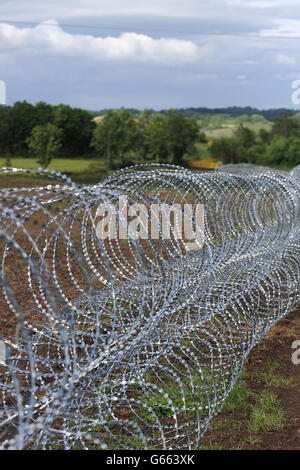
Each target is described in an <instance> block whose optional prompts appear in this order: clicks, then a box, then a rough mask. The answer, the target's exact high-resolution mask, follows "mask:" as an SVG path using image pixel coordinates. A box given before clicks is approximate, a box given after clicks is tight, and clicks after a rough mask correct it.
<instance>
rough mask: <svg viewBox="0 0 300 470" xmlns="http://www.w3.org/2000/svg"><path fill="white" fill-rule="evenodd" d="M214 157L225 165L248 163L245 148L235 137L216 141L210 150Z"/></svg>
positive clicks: (221, 138)
mask: <svg viewBox="0 0 300 470" xmlns="http://www.w3.org/2000/svg"><path fill="white" fill-rule="evenodd" d="M209 150H210V153H211V155H212V157H214V158H216V159H217V160H221V161H222V162H223V163H243V162H247V161H248V160H247V155H246V150H245V148H244V147H243V146H242V145H241V143H240V142H239V141H238V140H237V139H235V138H234V137H220V138H219V139H215V140H214V141H213V144H212V145H211V147H210V148H209Z"/></svg>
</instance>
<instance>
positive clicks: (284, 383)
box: [257, 361, 293, 387]
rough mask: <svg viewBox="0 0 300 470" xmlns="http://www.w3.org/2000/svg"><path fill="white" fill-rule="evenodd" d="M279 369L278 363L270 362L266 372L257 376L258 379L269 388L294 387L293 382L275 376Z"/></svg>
mask: <svg viewBox="0 0 300 470" xmlns="http://www.w3.org/2000/svg"><path fill="white" fill-rule="evenodd" d="M278 368H279V364H278V362H276V361H269V363H268V364H267V370H266V372H262V373H259V374H257V378H258V379H259V380H261V381H262V382H263V383H264V384H265V385H267V386H268V387H272V386H273V387H289V386H292V385H293V382H292V380H290V379H287V378H286V377H282V376H280V375H277V374H276V375H275V371H276V370H277V369H278Z"/></svg>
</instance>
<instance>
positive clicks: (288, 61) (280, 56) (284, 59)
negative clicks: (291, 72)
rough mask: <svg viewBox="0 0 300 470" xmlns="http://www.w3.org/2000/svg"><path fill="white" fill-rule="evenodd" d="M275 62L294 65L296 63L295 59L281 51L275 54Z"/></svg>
mask: <svg viewBox="0 0 300 470" xmlns="http://www.w3.org/2000/svg"><path fill="white" fill-rule="evenodd" d="M276 62H277V63H278V64H285V65H295V64H296V63H297V61H296V60H295V59H294V58H293V57H289V56H287V55H285V54H281V53H278V54H277V57H276Z"/></svg>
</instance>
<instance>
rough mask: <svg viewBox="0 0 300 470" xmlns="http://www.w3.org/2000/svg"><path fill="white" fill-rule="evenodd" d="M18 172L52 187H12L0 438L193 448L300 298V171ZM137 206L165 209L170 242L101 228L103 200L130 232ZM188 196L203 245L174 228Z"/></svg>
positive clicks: (30, 445) (27, 444)
mask: <svg viewBox="0 0 300 470" xmlns="http://www.w3.org/2000/svg"><path fill="white" fill-rule="evenodd" d="M15 171H16V170H15V169H8V168H6V169H2V170H1V172H2V174H10V173H13V172H15ZM18 171H23V172H25V173H38V174H46V175H47V176H49V177H50V178H51V177H52V178H54V179H55V181H54V182H53V184H49V185H48V186H42V187H35V188H26V187H25V188H13V189H12V188H8V189H2V190H1V191H0V192H1V225H0V227H1V229H0V235H1V241H0V244H1V253H2V255H1V256H2V266H1V283H2V295H1V314H0V345H1V347H0V361H2V364H1V363H0V374H1V375H0V393H1V395H0V448H1V449H180V448H182V449H189V448H190V449H196V448H197V447H198V445H199V441H200V439H201V437H202V436H203V434H204V433H205V431H206V430H207V428H208V425H209V423H210V421H211V419H212V418H213V416H214V415H216V414H217V413H218V412H219V411H220V410H221V409H222V406H223V405H224V402H225V400H226V397H227V396H228V394H229V392H230V391H231V389H232V387H233V386H234V384H235V382H236V380H237V378H238V377H239V374H240V373H241V370H242V368H243V364H244V362H245V360H246V358H247V356H248V354H249V352H250V351H251V349H252V348H253V346H255V345H256V344H257V343H258V342H259V341H260V340H261V339H262V338H263V336H264V335H265V333H266V332H267V331H268V330H269V329H270V328H271V327H272V325H274V323H276V322H277V321H278V320H279V319H280V318H282V317H283V316H285V315H287V314H288V313H289V312H291V311H292V310H293V309H294V308H296V307H297V306H298V305H299V304H300V297H299V292H300V289H299V287H300V272H299V254H300V252H299V251H300V238H299V200H300V199H299V196H300V177H299V171H298V169H297V168H296V169H295V170H293V172H292V173H291V174H284V173H280V172H276V171H271V170H265V169H259V170H251V169H249V168H245V167H243V166H242V167H239V166H236V167H232V166H224V167H223V168H222V169H221V170H219V171H217V172H202V173H195V172H190V171H188V170H185V169H182V168H178V167H173V166H168V165H151V166H143V165H141V166H137V167H132V168H127V169H125V170H121V171H118V172H116V173H114V174H112V175H111V176H109V177H107V178H105V179H103V180H101V181H100V182H99V184H96V185H93V186H78V185H76V184H75V183H73V182H72V181H71V180H70V179H68V178H67V177H66V176H64V175H61V174H60V173H55V172H53V171H47V170H18ZM57 180H60V182H59V184H58V183H57ZM125 200H126V204H127V205H128V206H130V205H133V204H134V203H135V204H139V206H138V207H140V208H142V209H141V211H142V210H144V211H145V212H147V211H148V209H149V208H150V207H159V208H160V211H161V212H160V215H159V216H157V219H156V222H157V223H158V225H159V236H158V237H152V238H151V237H148V238H147V237H144V238H142V237H137V238H136V237H134V236H133V234H132V233H131V232H129V233H128V235H127V238H120V237H119V236H116V237H115V238H114V237H110V238H107V239H104V238H103V237H102V238H101V237H99V233H98V232H97V226H98V225H97V224H98V219H99V207H102V208H110V210H111V208H112V207H113V208H115V209H116V214H118V215H117V222H118V227H120V226H121V227H123V228H124V227H125V222H126V221H125V222H124V220H123V219H122V217H123V213H120V210H119V209H120V201H125ZM142 204H143V205H142ZM184 204H186V205H187V206H188V207H189V208H190V221H191V223H192V224H193V228H194V229H195V233H196V232H197V230H199V231H200V232H201V230H202V232H201V233H202V240H203V243H198V245H196V248H195V247H194V248H193V249H192V250H190V249H188V248H187V246H188V245H187V240H186V239H185V238H184V236H183V237H182V238H181V239H180V237H177V236H176V233H177V232H176V224H177V222H178V220H177V219H176V217H175V216H174V217H173V223H170V224H169V230H170V233H169V235H168V236H167V237H165V236H164V233H163V230H162V225H163V217H164V215H168V214H169V213H170V212H169V211H170V208H173V207H174V206H176V207H183V206H184ZM200 206H202V207H204V226H203V227H200V226H197V224H198V225H199V222H198V219H196V217H195V214H196V211H197V208H198V207H200ZM126 207H127V206H126ZM143 208H144V209H143ZM132 220H134V217H133V218H132ZM126 223H127V222H126ZM108 225H110V222H109V223H108ZM107 228H108V229H109V230H110V232H109V233H113V229H114V227H113V225H112V223H111V226H110V227H107ZM144 228H145V227H144ZM203 230H204V233H203Z"/></svg>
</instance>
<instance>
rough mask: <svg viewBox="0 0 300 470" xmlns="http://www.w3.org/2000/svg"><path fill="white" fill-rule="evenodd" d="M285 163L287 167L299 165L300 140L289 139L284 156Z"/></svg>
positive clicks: (295, 138) (296, 138) (297, 138)
mask: <svg viewBox="0 0 300 470" xmlns="http://www.w3.org/2000/svg"><path fill="white" fill-rule="evenodd" d="M283 162H284V163H285V162H286V163H287V165H289V166H296V165H299V164H300V138H299V137H290V138H289V139H288V150H287V154H286V160H284V161H283Z"/></svg>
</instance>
